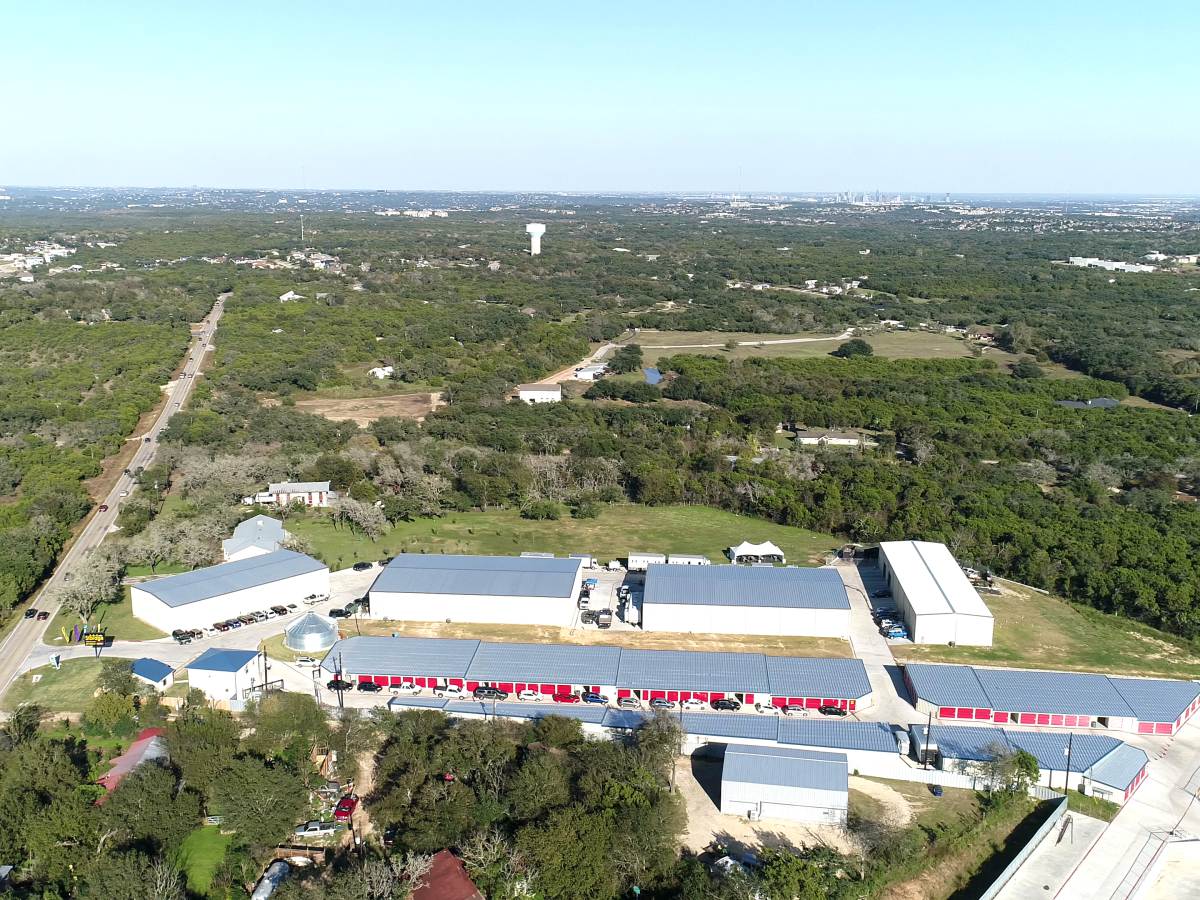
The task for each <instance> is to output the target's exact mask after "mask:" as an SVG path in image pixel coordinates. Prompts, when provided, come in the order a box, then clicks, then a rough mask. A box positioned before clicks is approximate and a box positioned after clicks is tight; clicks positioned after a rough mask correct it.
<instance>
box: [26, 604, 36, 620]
mask: <svg viewBox="0 0 1200 900" xmlns="http://www.w3.org/2000/svg"><path fill="white" fill-rule="evenodd" d="M37 614H38V611H37V610H36V609H34V608H33V607H32V606H31V607H29V609H27V610H25V618H26V619H32V618H33V617H34V616H36V615H37Z"/></svg>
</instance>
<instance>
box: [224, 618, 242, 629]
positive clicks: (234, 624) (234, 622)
mask: <svg viewBox="0 0 1200 900" xmlns="http://www.w3.org/2000/svg"><path fill="white" fill-rule="evenodd" d="M225 624H226V625H228V626H229V627H230V628H241V627H242V620H241V619H226V620H225Z"/></svg>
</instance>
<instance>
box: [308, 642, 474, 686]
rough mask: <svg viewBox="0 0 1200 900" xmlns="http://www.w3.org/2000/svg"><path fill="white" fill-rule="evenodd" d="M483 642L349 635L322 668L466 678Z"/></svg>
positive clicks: (384, 673) (326, 656) (332, 650)
mask: <svg viewBox="0 0 1200 900" xmlns="http://www.w3.org/2000/svg"><path fill="white" fill-rule="evenodd" d="M478 648H479V641H474V640H468V639H463V638H406V637H398V638H392V637H365V636H364V637H357V636H356V637H348V638H346V639H344V640H341V641H338V642H337V643H336V644H334V645H333V646H332V647H330V648H329V652H328V653H327V654H325V659H324V660H322V662H321V668H322V669H324V670H325V671H327V672H336V671H337V667H338V660H339V658H340V659H341V667H342V669H341V670H342V671H343V672H346V673H349V674H352V675H438V676H442V677H447V678H465V677H466V674H467V668H468V667H469V666H470V665H471V658H472V657H473V656H474V655H475V651H476V650H477V649H478Z"/></svg>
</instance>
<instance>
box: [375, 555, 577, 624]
mask: <svg viewBox="0 0 1200 900" xmlns="http://www.w3.org/2000/svg"><path fill="white" fill-rule="evenodd" d="M582 581H583V560H580V559H572V558H569V557H568V558H565V559H563V558H555V557H538V556H459V555H451V554H421V553H403V554H400V555H399V556H397V557H396V558H395V559H393V560H392V561H391V562H390V563H388V564H387V565H386V566H384V568H383V571H382V572H380V573H379V577H377V578H376V579H375V583H374V584H373V585H371V591H370V597H371V611H370V613H369V614H370V616H371V617H373V618H377V619H392V620H396V621H402V622H442V621H450V622H486V623H497V624H506V625H554V626H558V627H560V628H566V627H568V626H569V625H570V624H571V622H572V620H573V619H574V617H575V613H576V601H577V598H578V597H579V589H580V585H581V583H582Z"/></svg>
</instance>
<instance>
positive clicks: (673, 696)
mask: <svg viewBox="0 0 1200 900" xmlns="http://www.w3.org/2000/svg"><path fill="white" fill-rule="evenodd" d="M667 699H668V700H674V701H678V700H679V691H667Z"/></svg>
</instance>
